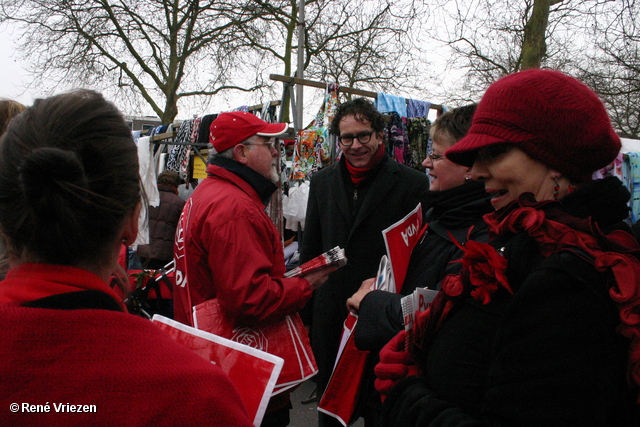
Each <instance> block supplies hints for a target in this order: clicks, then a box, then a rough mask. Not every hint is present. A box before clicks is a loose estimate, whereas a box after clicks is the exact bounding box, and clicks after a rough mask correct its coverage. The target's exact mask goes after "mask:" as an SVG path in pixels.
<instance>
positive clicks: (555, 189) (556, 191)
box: [553, 176, 560, 200]
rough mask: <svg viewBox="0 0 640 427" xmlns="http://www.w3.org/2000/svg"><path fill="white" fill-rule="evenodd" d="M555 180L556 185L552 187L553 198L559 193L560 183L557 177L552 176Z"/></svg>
mask: <svg viewBox="0 0 640 427" xmlns="http://www.w3.org/2000/svg"><path fill="white" fill-rule="evenodd" d="M554 180H555V181H556V185H555V186H554V187H553V200H558V196H559V195H560V183H559V182H558V177H557V176H556V177H555V178H554Z"/></svg>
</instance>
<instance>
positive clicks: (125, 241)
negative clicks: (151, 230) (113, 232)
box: [122, 237, 129, 246]
mask: <svg viewBox="0 0 640 427" xmlns="http://www.w3.org/2000/svg"><path fill="white" fill-rule="evenodd" d="M127 243H129V240H128V239H127V238H126V237H123V238H122V244H123V245H125V246H127Z"/></svg>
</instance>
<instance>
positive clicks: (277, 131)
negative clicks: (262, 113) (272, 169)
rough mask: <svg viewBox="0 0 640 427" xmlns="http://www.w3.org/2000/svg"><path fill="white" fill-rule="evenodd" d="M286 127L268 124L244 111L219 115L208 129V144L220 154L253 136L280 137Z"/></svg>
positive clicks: (278, 124)
mask: <svg viewBox="0 0 640 427" xmlns="http://www.w3.org/2000/svg"><path fill="white" fill-rule="evenodd" d="M287 127H288V125H287V123H268V122H265V121H264V120H262V119H260V118H258V117H257V116H256V115H255V114H252V113H248V112H245V111H234V112H231V113H221V114H220V115H219V116H218V117H217V118H216V119H215V120H214V121H213V122H212V123H211V126H210V127H209V142H210V143H211V144H212V145H213V148H215V150H216V151H217V152H218V153H221V152H223V151H225V150H228V149H229V148H231V147H235V146H236V145H238V144H240V143H241V142H243V141H246V140H247V139H248V138H250V137H252V136H253V135H260V136H268V137H271V136H278V135H282V134H283V133H285V132H286V131H287Z"/></svg>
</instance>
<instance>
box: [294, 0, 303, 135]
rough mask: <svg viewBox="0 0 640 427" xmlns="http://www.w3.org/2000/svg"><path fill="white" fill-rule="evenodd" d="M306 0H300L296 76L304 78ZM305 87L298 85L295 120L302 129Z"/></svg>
mask: <svg viewBox="0 0 640 427" xmlns="http://www.w3.org/2000/svg"><path fill="white" fill-rule="evenodd" d="M304 25H305V23H304V0H300V1H299V3H298V70H297V72H296V77H298V78H299V79H303V78H304V43H305V40H304ZM303 89H304V85H301V84H299V85H297V86H296V111H295V113H294V114H295V115H296V119H295V120H294V121H293V122H294V124H295V123H299V125H300V129H302V127H303V126H304V125H303V124H302V111H303V107H302V104H303V102H302V97H303Z"/></svg>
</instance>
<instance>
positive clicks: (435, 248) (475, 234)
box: [355, 181, 493, 353]
mask: <svg viewBox="0 0 640 427" xmlns="http://www.w3.org/2000/svg"><path fill="white" fill-rule="evenodd" d="M489 197H490V196H489V195H487V193H486V192H485V191H484V184H482V183H480V182H476V181H470V182H468V183H466V184H464V185H461V186H459V187H456V188H452V189H450V190H445V191H436V192H432V191H427V192H426V193H425V197H424V201H423V207H424V208H425V209H427V211H426V213H425V215H424V221H425V223H427V224H429V227H428V228H427V230H426V232H425V235H424V236H423V238H422V239H421V240H420V242H419V243H418V244H417V245H416V247H415V248H414V249H413V251H412V253H411V260H410V262H409V267H408V269H407V277H406V279H405V281H404V283H403V286H402V289H401V291H400V293H398V294H392V293H389V292H384V291H373V292H369V293H368V294H367V295H365V297H364V298H363V299H362V301H361V302H360V311H359V316H358V324H357V325H356V330H355V342H356V346H357V347H358V348H359V349H361V350H369V351H375V352H376V353H377V352H378V351H380V349H381V348H382V347H383V346H384V345H385V344H386V343H387V342H388V341H389V340H391V338H393V337H394V336H395V335H396V334H397V333H398V332H400V331H401V330H402V329H404V327H403V319H402V307H401V305H400V300H401V299H402V297H403V296H404V295H409V294H410V293H412V292H413V291H414V290H415V289H416V288H417V287H423V288H430V289H436V290H438V289H440V286H439V285H440V281H441V280H442V279H443V278H444V277H445V276H446V275H448V274H458V273H459V272H460V268H461V264H460V263H459V262H454V261H456V260H459V259H460V258H462V255H463V252H462V250H461V249H460V248H459V247H458V246H457V245H456V244H455V243H454V242H453V241H452V237H451V236H453V239H454V240H455V241H457V242H458V243H459V244H464V243H465V242H466V241H467V240H468V239H470V240H475V241H479V242H483V243H486V242H487V239H488V238H489V233H488V230H487V225H486V224H485V223H484V221H483V220H482V216H483V215H484V214H487V213H489V212H492V211H493V207H492V206H491V203H490V202H489Z"/></svg>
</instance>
